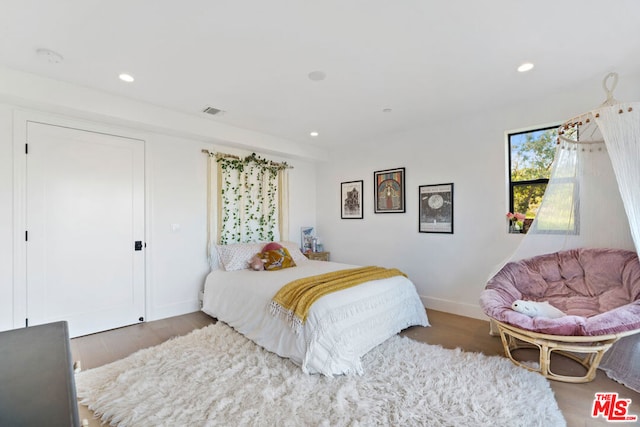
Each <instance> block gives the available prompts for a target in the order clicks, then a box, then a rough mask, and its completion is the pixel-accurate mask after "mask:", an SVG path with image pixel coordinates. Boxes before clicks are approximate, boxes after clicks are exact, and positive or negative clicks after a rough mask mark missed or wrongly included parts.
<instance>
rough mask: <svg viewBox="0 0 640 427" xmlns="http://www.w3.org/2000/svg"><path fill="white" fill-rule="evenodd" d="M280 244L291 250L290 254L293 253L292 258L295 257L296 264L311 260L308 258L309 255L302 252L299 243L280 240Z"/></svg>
mask: <svg viewBox="0 0 640 427" xmlns="http://www.w3.org/2000/svg"><path fill="white" fill-rule="evenodd" d="M280 244H281V245H282V247H284V248H287V250H288V251H289V255H291V258H293V261H294V262H295V263H296V264H299V263H301V262H305V261H309V260H308V259H307V257H306V256H304V255H303V254H302V252H300V248H299V247H298V244H297V243H294V242H280Z"/></svg>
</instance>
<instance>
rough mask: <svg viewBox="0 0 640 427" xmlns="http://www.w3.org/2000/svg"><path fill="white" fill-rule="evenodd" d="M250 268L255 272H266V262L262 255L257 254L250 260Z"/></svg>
mask: <svg viewBox="0 0 640 427" xmlns="http://www.w3.org/2000/svg"><path fill="white" fill-rule="evenodd" d="M249 267H250V268H251V269H252V270H255V271H261V270H264V260H263V259H262V258H260V254H256V255H254V256H253V258H251V259H250V260H249Z"/></svg>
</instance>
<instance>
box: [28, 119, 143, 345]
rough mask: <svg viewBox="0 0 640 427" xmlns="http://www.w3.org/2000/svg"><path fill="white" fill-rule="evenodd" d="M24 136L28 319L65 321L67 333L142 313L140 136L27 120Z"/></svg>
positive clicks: (91, 329) (112, 325)
mask: <svg viewBox="0 0 640 427" xmlns="http://www.w3.org/2000/svg"><path fill="white" fill-rule="evenodd" d="M27 142H28V154H27V163H26V165H27V184H26V185H27V191H26V192H27V195H26V224H27V233H28V235H27V242H26V245H27V250H26V254H27V268H26V269H27V271H26V281H27V313H28V322H29V325H37V324H42V323H49V322H54V321H59V320H66V321H68V322H69V333H70V335H71V336H72V337H73V336H80V335H86V334H90V333H94V332H98V331H103V330H107V329H112V328H117V327H120V326H125V325H130V324H133V323H136V322H138V321H140V320H142V318H143V317H144V308H145V305H144V304H145V303H144V295H145V293H144V142H143V141H140V140H135V139H129V138H122V137H118V136H113V135H106V134H100V133H94V132H88V131H83V130H78V129H70V128H65V127H59V126H53V125H47V124H41V123H33V122H29V123H28V124H27ZM136 241H139V242H141V246H142V247H141V248H140V250H135V242H136ZM138 246H140V244H139V245H138Z"/></svg>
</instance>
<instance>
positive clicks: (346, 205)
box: [340, 180, 364, 219]
mask: <svg viewBox="0 0 640 427" xmlns="http://www.w3.org/2000/svg"><path fill="white" fill-rule="evenodd" d="M363 182H364V181H362V180H360V181H349V182H342V183H340V218H342V219H362V218H363V211H362V184H363Z"/></svg>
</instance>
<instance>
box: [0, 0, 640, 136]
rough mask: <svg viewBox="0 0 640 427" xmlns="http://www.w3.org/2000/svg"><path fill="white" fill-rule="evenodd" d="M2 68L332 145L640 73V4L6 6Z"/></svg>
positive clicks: (130, 0) (229, 0)
mask: <svg viewBox="0 0 640 427" xmlns="http://www.w3.org/2000/svg"><path fill="white" fill-rule="evenodd" d="M38 48H47V49H51V50H53V51H55V52H58V53H59V54H61V55H62V56H63V57H64V61H63V62H61V63H59V64H51V63H49V62H47V61H44V60H43V59H42V58H40V57H38V55H37V54H36V50H37V49H38ZM524 61H532V62H534V63H535V65H536V66H535V68H534V70H533V71H531V72H529V73H523V74H521V73H518V72H516V67H517V66H518V65H520V64H521V63H522V62H524ZM0 65H4V66H7V67H10V68H13V69H17V70H21V71H26V72H30V73H34V74H38V75H42V76H45V77H49V78H53V79H57V80H61V81H65V82H70V83H75V84H78V85H81V86H87V87H92V88H96V89H100V90H103V91H106V92H110V93H115V94H120V95H122V96H125V97H128V98H132V99H136V100H140V101H145V102H148V103H151V104H154V105H158V106H163V107H166V108H169V109H173V110H177V111H181V112H186V113H189V114H193V115H196V116H202V117H203V119H204V120H215V121H219V122H221V123H226V124H230V125H234V126H237V127H241V128H246V129H251V130H256V131H260V132H264V133H267V134H270V135H273V136H277V137H280V138H283V139H287V140H290V141H293V142H297V143H300V144H317V145H319V146H327V147H332V146H335V145H340V144H348V143H351V142H357V143H362V142H365V141H367V140H369V139H371V138H373V137H376V136H380V135H383V134H387V133H391V132H396V131H401V130H403V129H407V128H412V127H417V126H422V125H424V124H425V123H428V122H430V121H435V120H441V119H443V118H446V117H451V116H453V115H456V114H460V113H471V112H474V111H479V110H481V109H485V108H499V107H504V106H508V105H512V104H515V103H519V102H522V101H525V100H527V99H531V98H541V97H545V96H549V95H550V94H552V93H554V92H557V91H560V90H570V89H571V88H575V87H581V86H584V85H587V84H595V85H598V86H599V84H600V81H601V79H602V78H603V77H604V75H605V74H606V73H608V72H609V71H617V72H619V73H620V74H621V75H632V76H633V75H640V1H638V0H609V1H603V0H562V1H558V0H538V1H526V0H486V1H478V0H440V1H436V0H315V1H312V0H298V1H295V0H289V1H287V0H268V1H266V0H183V1H175V0H155V1H154V0H109V1H105V0H56V1H50V0H0ZM317 70H320V71H323V72H324V73H326V76H327V77H326V79H325V80H324V81H320V82H316V81H312V80H310V79H309V78H308V74H309V73H310V72H312V71H317ZM121 72H128V73H130V74H132V75H133V76H134V77H135V78H136V81H135V82H134V83H130V84H126V83H123V82H121V81H120V80H118V78H117V76H118V74H119V73H121ZM603 99H604V96H603ZM205 106H213V107H216V108H219V109H222V110H225V111H226V113H225V114H224V115H223V116H216V117H210V116H204V113H201V110H202V109H203V108H204V107H205ZM385 108H391V109H392V112H390V113H383V112H382V110H383V109H385ZM312 130H315V131H318V132H319V133H320V136H319V137H317V138H311V137H310V136H309V132H310V131H312Z"/></svg>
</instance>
